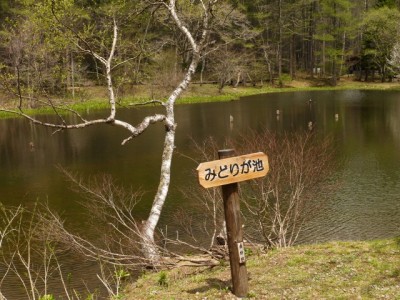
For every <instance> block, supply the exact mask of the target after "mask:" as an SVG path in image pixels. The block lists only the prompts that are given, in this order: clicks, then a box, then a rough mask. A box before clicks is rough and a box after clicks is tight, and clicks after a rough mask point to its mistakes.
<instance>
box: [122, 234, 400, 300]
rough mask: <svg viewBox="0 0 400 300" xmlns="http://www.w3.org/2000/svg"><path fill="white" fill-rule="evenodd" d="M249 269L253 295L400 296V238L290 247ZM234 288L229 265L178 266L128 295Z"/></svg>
mask: <svg viewBox="0 0 400 300" xmlns="http://www.w3.org/2000/svg"><path fill="white" fill-rule="evenodd" d="M247 267H248V273H249V278H250V279H249V298H254V299H400V239H396V240H383V241H372V242H331V243H327V244H321V245H308V246H298V247H291V248H286V249H281V250H275V251H271V252H269V253H267V254H263V255H258V256H256V255H253V256H250V257H249V259H248V262H247ZM160 274H162V275H160ZM161 277H162V278H163V279H162V280H163V282H165V283H166V284H164V285H160V278H161ZM229 288H230V272H229V266H227V265H224V266H219V267H215V268H213V269H203V270H199V269H196V270H191V269H174V270H170V271H163V273H149V274H145V275H143V276H142V277H141V278H140V279H139V280H138V281H137V282H136V283H135V284H133V285H132V286H130V287H129V288H128V289H127V294H126V295H127V296H126V297H125V299H235V298H234V297H233V296H232V294H231V293H230V290H229Z"/></svg>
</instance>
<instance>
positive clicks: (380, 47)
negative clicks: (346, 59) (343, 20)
mask: <svg viewBox="0 0 400 300" xmlns="http://www.w3.org/2000/svg"><path fill="white" fill-rule="evenodd" d="M361 28H362V30H363V33H364V34H363V53H362V59H363V62H364V65H366V66H368V67H370V68H374V67H375V68H377V69H379V70H380V72H381V75H382V81H383V80H385V76H386V72H387V67H388V64H389V61H390V59H391V56H392V50H393V48H394V47H395V44H396V41H397V37H399V36H400V12H399V11H398V10H396V9H390V8H389V7H387V6H383V7H382V8H378V9H372V10H370V11H369V12H368V13H367V14H366V15H365V18H364V20H363V22H362V24H361Z"/></svg>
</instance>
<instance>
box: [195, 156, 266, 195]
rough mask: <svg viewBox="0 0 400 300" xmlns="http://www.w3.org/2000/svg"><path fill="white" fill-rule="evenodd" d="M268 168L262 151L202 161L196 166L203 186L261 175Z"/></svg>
mask: <svg viewBox="0 0 400 300" xmlns="http://www.w3.org/2000/svg"><path fill="white" fill-rule="evenodd" d="M268 170H269V165H268V157H267V155H266V154H264V153H263V152H257V153H251V154H246V155H241V156H235V157H229V158H224V159H219V160H213V161H209V162H204V163H201V164H200V165H199V166H198V167H197V172H198V175H199V182H200V185H201V186H203V187H205V188H211V187H216V186H220V185H225V184H230V183H235V182H240V181H245V180H249V179H254V178H258V177H263V176H265V175H266V174H267V173H268Z"/></svg>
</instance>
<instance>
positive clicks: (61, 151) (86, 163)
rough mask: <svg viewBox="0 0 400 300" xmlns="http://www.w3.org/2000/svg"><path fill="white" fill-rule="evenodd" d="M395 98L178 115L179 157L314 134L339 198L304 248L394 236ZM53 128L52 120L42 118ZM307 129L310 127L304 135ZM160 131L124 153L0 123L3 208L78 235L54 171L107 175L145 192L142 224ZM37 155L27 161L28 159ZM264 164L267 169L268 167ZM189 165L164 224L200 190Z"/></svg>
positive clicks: (398, 193)
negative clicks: (51, 213) (25, 209)
mask: <svg viewBox="0 0 400 300" xmlns="http://www.w3.org/2000/svg"><path fill="white" fill-rule="evenodd" d="M150 112H151V113H154V111H153V108H142V109H140V110H123V111H121V112H120V113H121V118H122V119H125V120H137V121H139V120H140V119H141V118H142V117H143V116H144V115H146V114H148V113H150ZM399 115H400V93H399V92H377V91H323V92H293V93H284V94H268V95H262V96H253V97H247V98H244V99H242V100H240V101H232V102H228V103H206V104H193V105H180V106H178V107H177V112H176V119H177V122H178V133H177V138H176V147H177V152H180V153H184V154H185V155H189V156H190V155H193V150H192V148H191V146H190V145H191V143H192V139H193V140H195V141H197V142H201V141H203V140H205V139H206V138H207V137H208V136H210V135H211V136H214V137H215V139H216V140H217V142H218V143H219V145H220V148H223V147H224V146H225V145H224V141H225V139H226V138H227V137H234V136H236V135H238V134H246V132H248V131H249V130H264V129H265V128H268V129H269V130H272V131H275V132H284V131H296V130H309V129H310V127H311V129H312V130H315V131H316V132H318V133H319V134H321V135H332V136H334V138H335V146H336V147H337V149H338V155H339V157H338V160H343V161H344V163H343V165H342V166H341V168H340V169H339V170H338V172H337V173H336V174H333V176H335V178H338V179H339V180H340V182H341V184H340V187H339V189H338V191H337V193H336V194H335V195H334V197H333V198H332V199H330V201H328V203H325V205H324V211H323V214H322V215H320V216H318V217H317V218H316V219H315V220H313V222H312V223H311V224H310V225H309V226H308V227H307V228H305V230H304V232H303V234H302V235H301V237H300V241H301V242H315V241H326V240H337V239H339V240H346V239H373V238H383V237H393V236H398V235H399V228H400V182H399V177H400V151H399V150H400V120H399V117H398V116H399ZM43 118H45V119H48V120H50V119H51V118H53V117H51V116H45V117H43ZM310 122H311V126H310ZM163 130H164V128H163V126H162V125H161V124H157V125H155V126H152V127H151V128H150V129H149V131H148V132H146V133H145V134H143V135H142V136H140V137H139V138H137V139H135V140H133V141H132V142H131V143H129V144H127V145H126V146H123V147H122V146H120V143H121V141H122V140H123V139H124V138H125V137H126V132H124V131H123V130H121V129H118V128H113V127H108V126H99V127H91V128H87V129H85V130H76V131H64V132H59V133H56V134H54V135H53V134H52V132H51V130H49V129H46V128H43V127H38V126H33V125H31V124H30V123H28V122H26V121H24V120H20V119H12V120H1V121H0V168H1V172H0V199H1V202H3V203H5V204H13V205H17V204H20V203H23V204H25V205H33V203H34V202H35V201H49V204H50V206H51V207H53V208H54V209H56V210H58V211H60V212H63V213H64V216H65V218H66V219H67V220H68V222H69V223H70V224H71V227H75V228H76V229H77V230H78V231H79V230H83V229H82V228H84V229H85V231H88V230H90V229H88V228H85V227H84V226H82V224H85V223H84V222H85V217H84V216H83V215H82V214H81V208H80V206H79V205H78V204H77V202H79V201H82V199H80V198H79V195H76V194H74V193H72V192H71V191H70V190H69V189H68V184H66V182H65V180H64V179H63V177H62V175H61V174H60V172H59V171H57V169H56V168H55V166H56V165H61V166H63V167H65V168H68V169H72V170H73V171H78V172H80V173H81V174H83V175H84V176H85V175H93V174H96V173H109V174H112V175H113V176H114V177H115V178H116V179H117V180H118V181H119V182H120V183H122V184H125V185H127V186H131V185H132V186H133V187H134V188H139V187H140V188H142V189H143V190H146V191H149V192H148V193H147V194H146V195H145V197H144V200H143V201H142V202H141V203H140V205H139V207H138V212H137V214H138V217H143V218H144V217H146V213H147V211H148V208H149V207H150V205H151V200H152V195H153V193H152V191H154V190H155V189H156V187H157V181H158V179H159V165H160V159H161V151H162V142H163ZM33 150H34V151H33ZM270 159H273V158H272V157H271V158H270ZM195 168H196V163H194V162H193V161H191V160H188V159H186V158H184V157H182V156H179V155H176V156H175V157H174V163H173V176H172V187H171V193H170V195H169V199H168V201H167V204H166V207H165V214H164V218H163V219H162V220H161V222H162V223H164V224H165V223H167V222H168V220H167V219H166V218H167V217H166V216H170V215H172V212H173V211H174V210H175V209H176V208H178V207H192V206H191V203H190V199H182V196H181V194H180V193H179V189H180V187H182V186H187V185H195V184H197V181H196V179H195V178H194V177H193V176H192V173H193V170H194V169H195Z"/></svg>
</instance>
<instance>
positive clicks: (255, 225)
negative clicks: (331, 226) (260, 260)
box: [235, 131, 335, 248]
mask: <svg viewBox="0 0 400 300" xmlns="http://www.w3.org/2000/svg"><path fill="white" fill-rule="evenodd" d="M235 145H236V146H235V147H236V148H237V149H238V151H239V152H243V151H246V152H249V151H250V152H251V151H264V152H265V153H267V154H268V156H269V158H270V159H269V164H270V171H269V174H268V175H267V176H266V177H265V178H262V179H257V180H254V181H251V182H249V184H247V185H246V184H243V185H242V189H241V193H242V195H243V196H242V197H243V199H245V200H244V201H243V203H244V204H245V214H247V222H246V223H247V224H246V225H247V227H246V228H247V229H246V232H247V233H249V234H250V235H251V233H252V232H253V237H254V238H256V239H258V240H259V238H260V237H261V241H262V242H263V243H264V244H266V246H268V247H278V248H279V247H288V246H291V245H293V244H294V243H295V242H296V240H297V238H298V236H299V233H300V232H301V230H302V228H303V226H304V225H305V224H306V223H307V222H308V221H310V220H311V219H312V218H313V217H314V216H315V215H316V214H318V212H319V210H320V209H321V207H322V203H323V198H324V197H328V196H329V195H330V192H332V191H333V188H334V187H335V184H334V182H332V181H330V180H328V177H329V175H330V174H331V173H332V170H333V169H334V150H333V145H332V141H331V139H330V138H318V137H317V136H316V135H315V134H314V133H310V132H309V131H305V132H303V133H301V132H300V133H293V134H284V135H282V136H279V135H277V134H273V133H271V132H268V131H265V132H262V133H257V134H256V133H252V134H247V135H246V136H245V137H243V138H241V139H240V140H239V141H238V142H237V143H235ZM257 237H258V238H257Z"/></svg>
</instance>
